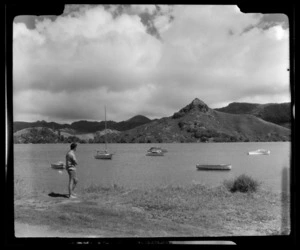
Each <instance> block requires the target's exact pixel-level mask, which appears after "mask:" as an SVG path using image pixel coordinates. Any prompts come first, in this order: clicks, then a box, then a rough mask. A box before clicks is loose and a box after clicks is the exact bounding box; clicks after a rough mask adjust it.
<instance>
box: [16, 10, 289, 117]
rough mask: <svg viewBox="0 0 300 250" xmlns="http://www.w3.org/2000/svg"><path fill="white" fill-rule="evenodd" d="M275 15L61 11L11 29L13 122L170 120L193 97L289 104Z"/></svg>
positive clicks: (20, 20) (222, 102)
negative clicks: (135, 118) (136, 116)
mask: <svg viewBox="0 0 300 250" xmlns="http://www.w3.org/2000/svg"><path fill="white" fill-rule="evenodd" d="M288 69H289V25H288V18H287V17H286V16H285V15H283V14H261V13H248V14H245V13H242V12H241V11H240V9H239V8H238V7H237V6H234V5H223V6H222V5H66V6H65V9H64V13H63V14H62V15H60V16H18V17H16V18H15V19H14V23H13V119H14V121H27V122H33V121H37V120H45V121H48V122H50V121H55V122H59V123H72V122H74V121H78V120H88V121H102V120H104V107H105V106H106V110H107V120H113V121H117V122H120V121H125V120H127V119H130V118H131V117H133V116H135V115H144V116H147V117H148V118H150V119H155V118H162V117H168V116H171V115H173V113H175V112H177V111H178V110H180V109H181V108H183V107H184V106H186V105H188V104H189V103H191V102H192V101H193V99H195V98H199V99H200V100H202V101H203V102H205V103H206V104H207V105H208V106H209V107H210V108H221V107H224V106H227V105H228V104H229V103H232V102H249V103H261V104H264V103H282V102H290V101H291V94H290V82H289V71H288Z"/></svg>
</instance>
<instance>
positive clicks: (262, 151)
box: [248, 149, 271, 155]
mask: <svg viewBox="0 0 300 250" xmlns="http://www.w3.org/2000/svg"><path fill="white" fill-rule="evenodd" d="M270 153H271V151H270V150H266V149H257V150H254V151H250V152H248V155H269V154H270Z"/></svg>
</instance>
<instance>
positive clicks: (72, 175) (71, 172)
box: [67, 169, 78, 181]
mask: <svg viewBox="0 0 300 250" xmlns="http://www.w3.org/2000/svg"><path fill="white" fill-rule="evenodd" d="M67 171H68V174H69V176H70V179H73V180H75V181H78V179H77V173H76V169H68V170H67Z"/></svg>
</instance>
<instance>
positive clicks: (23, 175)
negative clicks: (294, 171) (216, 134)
mask: <svg viewBox="0 0 300 250" xmlns="http://www.w3.org/2000/svg"><path fill="white" fill-rule="evenodd" d="M151 146H160V147H163V148H166V149H167V150H168V153H166V154H165V156H163V157H151V156H146V151H147V150H148V149H149V148H150V147H151ZM290 146H291V144H290V142H271V143H270V142H267V143H250V142H248V143H180V144H109V149H110V151H112V152H114V153H115V155H113V159H112V160H97V159H94V153H95V151H96V150H101V149H103V145H102V144H79V145H78V147H77V151H76V155H77V159H78V162H79V165H78V168H77V169H78V171H77V172H78V178H79V181H80V182H79V184H78V185H79V187H87V186H89V185H91V184H95V185H102V186H107V185H113V184H117V185H120V186H124V187H129V188H148V187H155V186H166V185H181V186H182V185H189V184H192V183H203V184H206V185H210V186H217V185H220V184H222V183H223V181H224V180H227V179H231V178H233V177H235V176H238V175H240V174H247V175H250V176H252V177H253V178H255V179H257V180H259V181H262V182H263V186H264V187H265V188H268V189H272V190H273V191H276V192H277V191H278V192H280V191H281V190H282V189H283V188H286V187H287V186H288V180H287V176H286V175H283V170H284V169H287V170H288V171H289V168H290V153H291V152H290V151H291V150H290ZM259 148H264V149H268V150H271V154H270V155H267V156H265V155H261V156H249V155H247V152H248V151H251V150H256V149H259ZM68 149H69V144H15V145H14V178H15V179H22V180H24V181H25V182H26V184H27V187H28V188H31V189H32V190H43V191H46V192H48V191H49V192H58V193H62V192H66V191H67V183H68V175H67V173H66V172H65V171H64V172H63V173H62V174H60V173H59V172H58V171H57V170H54V169H51V167H50V163H51V162H56V161H64V159H65V154H66V152H67V151H68ZM205 163H209V164H223V163H226V164H227V163H228V164H231V165H232V170H231V171H224V172H223V171H198V170H197V169H196V164H205ZM287 175H288V174H287Z"/></svg>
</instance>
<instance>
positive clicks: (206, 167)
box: [196, 164, 231, 170]
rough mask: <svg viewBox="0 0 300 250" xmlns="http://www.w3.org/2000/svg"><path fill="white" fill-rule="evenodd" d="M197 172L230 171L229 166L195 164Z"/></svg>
mask: <svg viewBox="0 0 300 250" xmlns="http://www.w3.org/2000/svg"><path fill="white" fill-rule="evenodd" d="M196 168H197V169H198V170H231V165H230V164H197V165H196Z"/></svg>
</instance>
